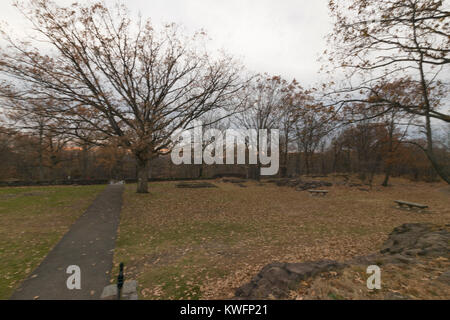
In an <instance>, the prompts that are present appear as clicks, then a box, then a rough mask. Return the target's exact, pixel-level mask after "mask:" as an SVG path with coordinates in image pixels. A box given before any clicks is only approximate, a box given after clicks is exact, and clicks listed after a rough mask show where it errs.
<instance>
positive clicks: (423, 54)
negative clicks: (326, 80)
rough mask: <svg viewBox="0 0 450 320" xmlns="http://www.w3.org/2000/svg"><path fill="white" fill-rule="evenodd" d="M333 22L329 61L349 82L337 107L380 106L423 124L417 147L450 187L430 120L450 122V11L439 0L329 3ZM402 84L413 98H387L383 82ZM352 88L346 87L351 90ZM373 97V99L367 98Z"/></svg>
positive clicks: (363, 0)
mask: <svg viewBox="0 0 450 320" xmlns="http://www.w3.org/2000/svg"><path fill="white" fill-rule="evenodd" d="M329 7H330V11H331V14H332V17H333V18H334V23H335V24H334V30H333V31H334V32H333V33H332V34H331V35H330V40H331V42H332V46H333V49H332V52H333V53H332V54H331V57H330V61H331V62H332V63H334V64H336V65H337V66H338V67H339V68H343V69H344V70H345V71H346V72H347V73H346V74H347V75H348V77H349V80H350V81H348V82H341V83H345V84H346V87H345V88H341V90H338V93H339V94H340V96H339V97H338V98H336V99H337V100H339V103H342V102H348V103H354V102H361V103H365V104H366V106H367V107H368V108H372V107H374V106H375V107H376V106H377V105H379V104H380V103H382V104H386V103H387V104H389V105H390V107H389V109H384V110H383V112H386V111H387V110H390V109H392V108H395V109H399V110H401V111H404V112H407V113H409V114H414V115H417V116H419V117H421V118H422V119H423V120H424V123H425V124H424V127H425V130H424V131H425V132H424V133H425V136H426V145H425V146H422V145H420V144H417V145H418V146H419V147H420V148H421V149H422V150H423V151H424V152H425V154H426V155H427V157H428V159H429V161H430V162H431V164H432V165H433V167H434V169H435V170H436V172H437V173H438V174H439V176H440V177H441V178H442V179H443V180H445V181H446V182H447V183H450V174H449V172H448V169H447V168H446V167H445V166H444V165H442V164H441V163H439V161H438V159H437V157H436V155H435V152H434V148H433V134H432V125H431V120H432V119H437V120H441V121H445V122H450V115H449V114H448V108H447V110H446V108H445V106H443V105H442V104H443V102H445V101H446V96H447V95H448V83H446V82H445V80H448V79H446V78H445V73H447V75H448V71H449V63H450V56H449V51H450V49H449V48H450V8H449V4H448V2H447V3H444V2H443V1H439V0H381V1H369V0H349V1H334V0H330V1H329ZM400 80H403V81H404V83H405V84H406V85H407V86H408V87H409V90H410V95H409V96H408V97H405V96H402V97H400V98H397V97H396V96H387V95H385V94H383V93H384V92H383V91H382V90H379V89H380V86H379V84H380V82H381V83H386V82H392V81H400ZM347 84H348V85H347ZM367 97H370V99H366V98H367Z"/></svg>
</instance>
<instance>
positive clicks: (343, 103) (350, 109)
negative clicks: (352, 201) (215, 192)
mask: <svg viewBox="0 0 450 320" xmlns="http://www.w3.org/2000/svg"><path fill="white" fill-rule="evenodd" d="M16 6H17V8H18V9H19V10H20V11H21V12H22V14H23V15H24V16H25V17H26V18H27V19H28V21H29V22H30V23H31V24H32V26H33V30H34V32H35V34H33V35H31V36H30V37H29V38H17V37H14V36H13V35H12V34H11V33H10V32H6V31H5V30H2V36H3V43H4V45H3V46H2V47H1V49H0V76H1V79H2V80H1V82H0V98H1V104H0V110H1V111H2V114H1V115H0V121H1V122H0V125H1V128H0V151H1V153H0V160H1V163H2V166H1V168H0V179H2V180H4V179H25V180H37V181H43V180H53V181H54V180H58V179H97V178H108V179H122V178H129V179H131V178H133V179H136V181H137V192H139V193H145V192H148V180H149V178H152V177H153V178H156V177H159V178H164V177H167V178H209V177H214V176H218V175H225V174H242V175H245V176H247V177H249V178H254V179H257V180H259V179H261V176H260V169H261V167H262V164H261V162H260V161H259V159H258V162H257V164H256V165H248V166H243V165H241V166H237V165H236V166H230V165H227V166H220V165H217V166H212V167H209V166H204V165H199V164H196V165H190V166H186V165H182V166H178V167H177V166H174V165H173V164H171V163H170V158H169V157H168V156H167V155H168V154H169V153H170V151H171V150H172V148H173V147H174V146H175V144H176V143H177V142H176V141H172V139H171V137H172V134H173V133H174V132H176V131H177V130H179V129H189V128H192V126H193V123H194V121H196V120H202V121H203V123H204V126H205V128H207V127H208V128H214V129H217V130H221V131H224V130H225V129H227V128H246V129H268V130H270V129H279V130H280V138H281V140H280V157H281V163H280V164H281V167H280V171H279V173H278V175H279V176H282V177H287V176H295V175H302V174H306V175H314V174H328V173H332V172H350V173H358V174H359V175H360V177H361V179H363V180H366V181H367V182H369V183H372V180H373V177H374V175H375V174H379V173H382V174H383V175H384V181H383V185H384V186H387V185H388V183H389V177H391V176H398V175H405V176H409V177H411V178H413V179H424V180H436V179H438V178H439V179H442V180H444V181H446V182H447V183H450V160H449V159H450V154H449V141H448V129H449V127H448V124H449V123H450V115H449V114H448V101H449V100H448V98H449V97H448V93H449V90H448V89H449V88H448V85H449V83H448V74H450V73H449V72H448V71H449V62H450V58H449V51H450V50H449V47H450V31H449V30H450V22H449V20H450V10H449V7H448V4H447V3H444V2H442V1H437V0H415V1H403V0H382V1H366V0H351V1H345V2H338V1H333V0H330V1H329V8H330V13H331V16H332V18H333V20H334V30H333V32H332V33H331V34H330V36H329V46H330V49H329V50H328V51H329V52H331V53H329V52H325V54H324V57H325V58H327V62H324V63H323V67H324V70H325V71H327V72H328V74H329V79H328V80H327V81H325V82H324V83H323V84H318V85H315V86H312V87H310V88H304V87H303V86H302V85H301V84H299V83H298V82H297V81H296V80H295V79H294V80H291V81H290V80H286V79H283V78H282V77H280V76H277V75H275V76H274V75H267V74H259V75H254V74H249V72H247V71H246V70H245V68H244V67H243V66H242V65H240V64H239V63H238V62H237V61H236V60H235V59H234V58H233V57H231V56H229V55H227V54H225V53H211V52H210V51H209V50H207V49H206V48H207V47H206V46H205V45H204V44H205V39H206V37H205V33H204V32H198V33H195V34H192V35H185V34H184V33H183V32H182V31H181V30H180V28H179V27H178V26H177V25H175V24H168V25H164V26H161V27H159V28H157V27H155V26H153V25H152V24H151V23H150V21H149V20H144V19H134V18H133V17H131V16H130V15H129V12H128V10H127V9H126V7H125V6H124V5H116V6H114V7H111V8H110V7H107V6H106V5H105V4H103V3H90V4H79V3H75V4H73V5H71V6H68V7H61V6H59V5H57V4H56V3H55V2H52V1H49V0H29V1H22V2H19V3H17V4H16ZM43 44H44V45H43ZM303 63H307V62H303ZM442 131H444V133H443V134H442V133H440V132H442ZM258 141H259V140H258ZM208 143H214V141H207V143H206V144H204V145H203V146H202V148H206V147H207V144H208ZM246 147H247V144H246Z"/></svg>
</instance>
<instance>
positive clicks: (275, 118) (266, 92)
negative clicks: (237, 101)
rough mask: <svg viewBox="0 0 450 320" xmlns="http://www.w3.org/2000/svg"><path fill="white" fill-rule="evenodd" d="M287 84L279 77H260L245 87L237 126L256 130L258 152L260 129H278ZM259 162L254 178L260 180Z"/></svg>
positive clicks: (258, 161) (258, 162)
mask: <svg viewBox="0 0 450 320" xmlns="http://www.w3.org/2000/svg"><path fill="white" fill-rule="evenodd" d="M287 87H288V83H287V82H286V80H284V79H282V78H281V77H279V76H269V75H267V74H264V75H260V76H258V77H256V78H255V79H253V81H252V82H251V83H250V84H249V85H248V86H247V88H246V90H247V94H246V100H245V101H246V108H245V111H244V112H242V113H240V114H239V115H238V116H237V123H238V125H240V126H242V127H244V128H246V129H256V130H257V131H256V143H255V144H254V145H255V146H256V148H257V150H258V151H260V136H259V130H260V129H266V130H271V129H279V126H280V120H281V118H282V117H281V115H282V113H283V112H282V107H283V104H284V102H285V97H286V92H287ZM260 173H261V162H260V159H259V156H258V160H257V165H256V167H255V174H254V176H255V178H256V180H260V178H261V175H260Z"/></svg>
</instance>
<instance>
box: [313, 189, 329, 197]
mask: <svg viewBox="0 0 450 320" xmlns="http://www.w3.org/2000/svg"><path fill="white" fill-rule="evenodd" d="M308 192H309V193H310V194H311V195H312V196H314V195H319V196H326V195H327V193H328V190H308Z"/></svg>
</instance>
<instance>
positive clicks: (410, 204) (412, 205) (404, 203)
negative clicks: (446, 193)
mask: <svg viewBox="0 0 450 320" xmlns="http://www.w3.org/2000/svg"><path fill="white" fill-rule="evenodd" d="M394 202H395V203H397V205H398V206H397V207H398V208H403V207H405V206H406V207H407V209H408V210H409V209H411V208H419V209H420V210H423V209H426V208H428V206H426V205H424V204H419V203H413V202H407V201H402V200H395V201H394Z"/></svg>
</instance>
